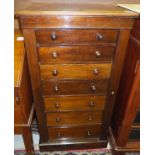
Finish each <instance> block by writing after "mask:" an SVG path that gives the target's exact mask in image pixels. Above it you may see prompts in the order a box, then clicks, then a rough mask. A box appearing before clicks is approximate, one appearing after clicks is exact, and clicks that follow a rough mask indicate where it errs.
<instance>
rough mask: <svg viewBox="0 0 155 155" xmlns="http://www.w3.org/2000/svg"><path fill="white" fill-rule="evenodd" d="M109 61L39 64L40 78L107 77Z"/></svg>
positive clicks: (109, 67) (109, 70)
mask: <svg viewBox="0 0 155 155" xmlns="http://www.w3.org/2000/svg"><path fill="white" fill-rule="evenodd" d="M111 66H112V64H111V63H106V64H67V65H40V75H41V79H44V80H49V79H104V78H109V77H110V73H111Z"/></svg>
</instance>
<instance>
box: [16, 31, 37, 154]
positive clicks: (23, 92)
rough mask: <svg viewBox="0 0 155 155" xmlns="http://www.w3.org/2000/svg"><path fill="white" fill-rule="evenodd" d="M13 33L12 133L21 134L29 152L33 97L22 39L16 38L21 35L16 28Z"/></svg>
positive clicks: (31, 144)
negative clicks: (13, 130)
mask: <svg viewBox="0 0 155 155" xmlns="http://www.w3.org/2000/svg"><path fill="white" fill-rule="evenodd" d="M14 34H15V36H14V127H15V132H14V133H15V134H17V133H20V134H22V135H23V139H24V144H25V149H26V152H27V153H31V152H33V151H34V149H33V141H32V132H31V121H32V117H33V113H34V106H33V97H32V90H31V83H30V77H29V70H28V65H27V57H26V53H25V48H24V41H18V40H17V38H18V37H23V36H22V34H21V33H20V31H18V30H15V33H14Z"/></svg>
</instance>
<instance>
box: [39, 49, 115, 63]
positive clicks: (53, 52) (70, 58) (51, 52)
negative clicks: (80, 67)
mask: <svg viewBox="0 0 155 155" xmlns="http://www.w3.org/2000/svg"><path fill="white" fill-rule="evenodd" d="M114 50H115V48H114V47H111V46H50V47H40V48H39V49H38V59H39V62H40V63H41V64H60V63H65V64H66V63H67V64H69V63H72V64H74V63H75V64H77V63H104V62H111V61H112V56H113V53H114Z"/></svg>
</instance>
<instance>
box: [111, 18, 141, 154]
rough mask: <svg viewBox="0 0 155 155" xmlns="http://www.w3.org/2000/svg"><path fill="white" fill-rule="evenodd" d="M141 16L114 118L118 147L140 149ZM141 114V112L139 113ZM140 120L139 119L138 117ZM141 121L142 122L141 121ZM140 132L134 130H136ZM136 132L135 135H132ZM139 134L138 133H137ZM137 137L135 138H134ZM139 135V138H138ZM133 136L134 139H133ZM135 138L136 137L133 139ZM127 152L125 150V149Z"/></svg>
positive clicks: (130, 48) (114, 131)
mask: <svg viewBox="0 0 155 155" xmlns="http://www.w3.org/2000/svg"><path fill="white" fill-rule="evenodd" d="M139 24H140V18H139V19H137V20H136V22H135V25H134V29H133V31H132V33H131V36H130V40H129V46H128V50H127V55H126V59H125V64H124V69H123V74H122V77H121V82H120V86H119V92H118V96H117V100H116V105H115V110H114V114H113V119H112V125H111V126H112V131H111V132H112V134H113V137H114V141H115V143H116V145H117V146H118V147H122V148H124V150H125V149H127V150H128V144H129V143H130V142H131V141H132V142H133V144H134V145H131V146H130V147H131V148H130V150H132V149H133V151H134V150H136V151H139V149H140V148H139V145H136V144H139V139H137V138H138V137H139V131H140V124H138V123H135V119H136V117H138V116H137V113H139V107H140V40H138V39H139V38H140V36H139V35H140V33H139V30H140V27H139V26H140V25H139ZM138 115H139V114H138ZM137 120H139V119H137ZM139 123H140V122H139ZM136 130H137V131H138V132H134V131H136ZM133 133H134V135H135V136H132V134H133ZM136 134H138V135H136ZM134 137H135V138H134ZM136 137H137V138H136ZM131 138H132V139H131ZM133 138H134V139H133ZM124 152H125V151H124Z"/></svg>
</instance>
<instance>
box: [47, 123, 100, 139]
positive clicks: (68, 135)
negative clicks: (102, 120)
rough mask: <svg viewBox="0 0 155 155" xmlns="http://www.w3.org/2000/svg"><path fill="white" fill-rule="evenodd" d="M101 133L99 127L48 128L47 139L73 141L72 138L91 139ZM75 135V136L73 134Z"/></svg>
mask: <svg viewBox="0 0 155 155" xmlns="http://www.w3.org/2000/svg"><path fill="white" fill-rule="evenodd" d="M100 132H101V126H100V125H92V126H86V127H80V126H78V127H70V128H65V127H64V128H62V127H61V128H48V134H49V138H50V139H51V140H52V139H62V140H63V139H74V138H93V137H99V135H100ZM75 133H76V134H75Z"/></svg>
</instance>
